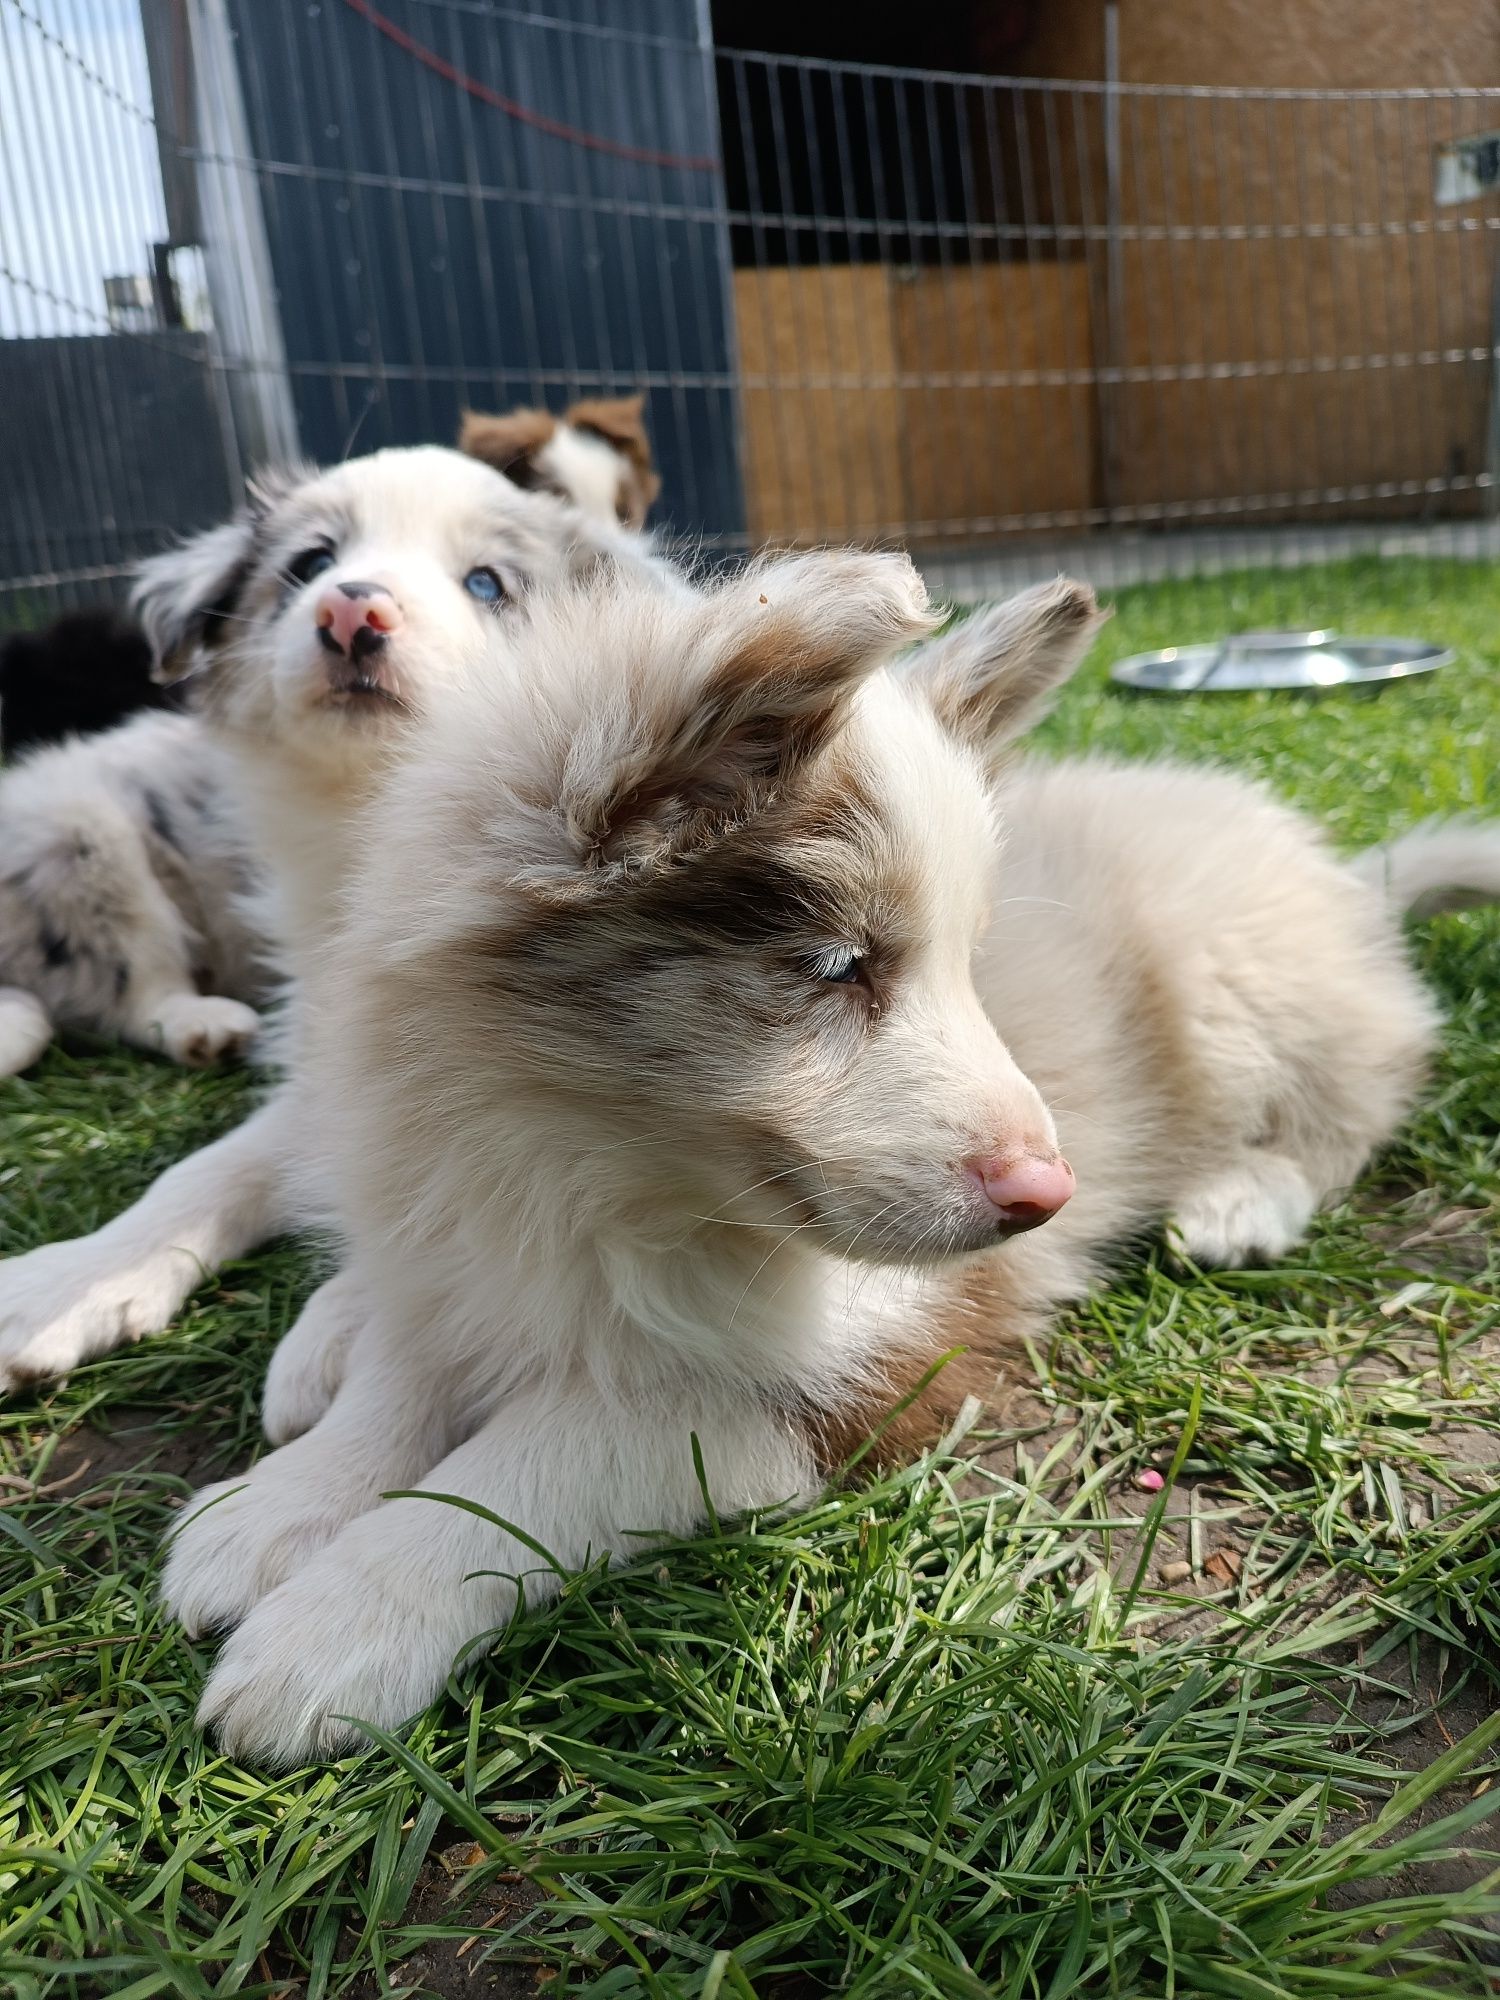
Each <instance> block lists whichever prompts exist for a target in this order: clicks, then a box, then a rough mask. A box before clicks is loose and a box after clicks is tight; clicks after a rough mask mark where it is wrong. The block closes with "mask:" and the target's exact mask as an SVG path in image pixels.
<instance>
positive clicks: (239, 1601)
mask: <svg viewBox="0 0 1500 2000" xmlns="http://www.w3.org/2000/svg"><path fill="white" fill-rule="evenodd" d="M465 1414H466V1413H465V1411H464V1410H463V1408H462V1405H461V1402H460V1399H459V1398H458V1397H457V1396H456V1395H455V1394H454V1393H453V1385H452V1383H451V1381H450V1380H447V1379H445V1378H444V1377H443V1376H442V1375H441V1373H440V1372H438V1371H436V1370H433V1369H431V1368H428V1367H425V1366H424V1365H423V1361H422V1356H421V1353H420V1350H419V1349H417V1348H414V1347H413V1346H412V1345H411V1344H410V1343H404V1342H401V1341H398V1340H395V1339H393V1338H389V1337H387V1333H386V1330H385V1328H384V1327H383V1326H382V1325H381V1324H380V1322H379V1321H378V1320H377V1319H375V1318H373V1317H372V1319H371V1323H370V1324H369V1326H368V1327H367V1328H366V1329H365V1330H364V1332H363V1333H362V1334H361V1336H360V1338H359V1340H358V1341H357V1342H356V1344H355V1346H354V1349H353V1352H352V1353H351V1354H350V1356H349V1364H348V1371H347V1374H346V1377H345V1380H344V1382H343V1384H342V1386H341V1387H340V1389H339V1391H338V1393H337V1395H336V1396H335V1397H334V1398H333V1401H332V1403H331V1405H330V1407H329V1409H328V1412H327V1414H326V1415H325V1416H324V1417H323V1418H322V1420H321V1421H320V1422H319V1423H317V1424H316V1425H314V1427H313V1428H312V1429H311V1430H309V1431H308V1432H306V1434H305V1435H304V1436H302V1437H299V1438H297V1439H296V1440H295V1441H294V1442H293V1443H291V1444H288V1445H283V1446H282V1448H281V1449H280V1450H279V1451H273V1452H268V1453H267V1455H266V1456H265V1457H264V1458H262V1459H260V1460H259V1461H258V1462H257V1463H256V1464H255V1465H253V1466H251V1468H250V1469H249V1471H248V1472H245V1473H242V1474H241V1475H240V1476H239V1477H238V1478H237V1479H224V1480H220V1481H219V1482H218V1483H217V1484H216V1485H214V1486H206V1487H204V1488H203V1489H202V1490H201V1491H200V1492H198V1493H195V1494H194V1495H193V1497H192V1499H191V1500H190V1501H189V1502H188V1504H187V1507H186V1509H185V1511H184V1513H183V1516H182V1518H181V1519H180V1521H179V1522H178V1523H177V1525H176V1526H175V1527H174V1529H173V1531H172V1534H171V1537H170V1541H169V1544H168V1550H167V1562H166V1568H165V1571H164V1573H163V1577H162V1598H163V1601H164V1603H165V1604H166V1606H167V1609H168V1610H169V1611H170V1612H171V1614H172V1616H173V1617H175V1618H178V1619H180V1620H181V1622H182V1623H183V1624H184V1625H185V1626H186V1627H187V1629H188V1630H189V1632H194V1633H197V1632H205V1631H222V1630H224V1629H225V1628H226V1627H227V1626H230V1625H234V1624H236V1623H238V1621H239V1620H240V1619H241V1618H243V1617H244V1616H245V1615H246V1614H247V1612H249V1611H250V1610H251V1608H252V1607H253V1606H254V1605H255V1604H257V1603H258V1602H259V1601H260V1600H261V1598H263V1597H264V1596H265V1595H266V1594H267V1592H268V1591H271V1590H273V1589H274V1588H275V1587H276V1585H277V1584H279V1583H281V1582H282V1580H283V1579H284V1578H285V1577H288V1576H290V1575H292V1574H293V1573H294V1572H295V1571H296V1570H297V1569H298V1567H299V1566H300V1565H301V1564H303V1563H304V1562H306V1561H307V1560H308V1559H309V1557H310V1556H311V1555H312V1554H313V1553H314V1551H316V1550H318V1549H320V1548H322V1547H323V1545H324V1544H325V1543H327V1542H329V1541H331V1540H332V1539H333V1537H334V1536H335V1535H337V1534H338V1532H339V1530H340V1529H341V1528H342V1527H343V1526H344V1524H345V1523H346V1522H347V1521H351V1520H353V1519H354V1517H355V1516H356V1515H358V1514H361V1513H363V1512H364V1511H365V1509H366V1508H369V1507H373V1506H374V1505H375V1504H376V1502H377V1501H378V1500H379V1498H380V1495H381V1494H382V1493H384V1492H388V1491H390V1489H391V1488H393V1487H400V1486H409V1485H410V1484H411V1483H412V1481H413V1480H416V1479H420V1478H421V1476H422V1474H423V1473H424V1472H426V1470H427V1469H428V1467H429V1466H431V1465H433V1464H435V1463H436V1462H437V1461H438V1460H439V1459H441V1458H442V1456H443V1454H444V1453H445V1452H447V1451H449V1450H450V1449H451V1447H452V1445H453V1443H454V1441H455V1439H456V1438H457V1437H461V1436H462V1435H463V1430H464V1427H465V1426H464V1416H465Z"/></svg>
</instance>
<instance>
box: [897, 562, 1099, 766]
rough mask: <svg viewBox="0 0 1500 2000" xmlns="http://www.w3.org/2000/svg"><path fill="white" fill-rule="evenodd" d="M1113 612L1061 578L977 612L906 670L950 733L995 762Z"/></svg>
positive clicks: (1047, 703)
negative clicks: (923, 688)
mask: <svg viewBox="0 0 1500 2000" xmlns="http://www.w3.org/2000/svg"><path fill="white" fill-rule="evenodd" d="M1109 616H1110V613H1109V612H1108V611H1101V610H1100V608H1099V605H1098V603H1097V601H1096V600H1095V597H1094V593H1093V591H1092V590H1090V589H1089V587H1088V585H1087V584H1085V583H1075V582H1073V580H1072V579H1071V578H1070V577H1065V576H1060V577H1057V578H1056V579H1055V580H1054V581H1053V582H1051V583H1042V584H1038V585H1037V586H1036V587H1035V588H1034V589H1032V590H1025V591H1022V593H1021V594H1020V596H1019V597H1012V598H1008V599H1007V600H1006V602H1005V603H1004V604H996V605H992V606H991V607H989V608H988V609H987V610H983V611H976V612H975V613H974V615H973V617H972V618H966V619H965V620H964V621H963V622H962V623H961V624H959V625H955V626H954V627H953V628H952V630H951V631H948V632H945V633H943V635H942V637H941V638H939V639H935V640H934V641H933V642H932V644H931V645H929V646H924V647H923V648H922V650H921V651H920V652H919V653H917V654H916V655H915V656H914V657H913V659H912V661H911V664H910V669H909V671H910V673H911V675H912V677H913V678H914V679H916V680H919V681H921V682H922V683H923V684H924V685H925V686H926V689H927V692H928V694H929V696H930V697H931V700H932V705H933V707H934V708H935V709H936V710H937V712H938V716H939V718H940V719H941V720H942V721H943V722H944V723H946V724H947V726H948V727H949V728H950V729H951V730H952V731H953V733H954V734H955V735H956V736H960V737H962V738H963V739H964V741H965V742H967V743H970V744H972V745H973V747H974V748H975V749H977V750H979V751H981V752H982V753H983V755H984V756H985V758H986V760H987V761H991V762H998V761H999V759H1000V757H1001V755H1002V753H1003V752H1004V750H1005V749H1006V747H1007V746H1008V745H1009V744H1010V743H1012V742H1013V741H1014V740H1015V738H1016V737H1018V736H1020V735H1022V734H1024V732H1025V731H1026V730H1028V729H1030V728H1031V726H1032V724H1033V723H1035V722H1039V721H1040V720H1041V718H1042V716H1043V715H1044V714H1045V713H1046V711H1047V710H1048V709H1049V708H1050V707H1051V705H1052V702H1053V700H1054V698H1055V697H1056V695H1057V692H1058V690H1059V689H1060V688H1061V687H1062V685H1063V683H1064V682H1065V681H1066V680H1068V679H1069V677H1070V676H1071V675H1072V673H1073V672H1074V670H1075V669H1076V667H1077V666H1078V664H1079V662H1080V661H1081V660H1082V659H1083V656H1084V654H1085V653H1087V651H1088V649H1089V647H1090V646H1091V645H1092V644H1093V642H1094V637H1095V635H1096V633H1097V632H1098V630H1099V628H1100V626H1101V625H1103V624H1104V622H1105V620H1106V619H1107V618H1108V617H1109Z"/></svg>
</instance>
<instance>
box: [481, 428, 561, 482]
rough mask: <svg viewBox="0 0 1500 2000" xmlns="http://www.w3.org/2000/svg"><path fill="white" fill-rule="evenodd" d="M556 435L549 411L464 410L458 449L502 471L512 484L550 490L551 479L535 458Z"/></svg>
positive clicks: (497, 470)
mask: <svg viewBox="0 0 1500 2000" xmlns="http://www.w3.org/2000/svg"><path fill="white" fill-rule="evenodd" d="M556 435H557V418H556V417H554V416H553V414H552V412H551V411H550V410H507V411H505V413H504V414H503V415H502V416H487V415H486V414H485V412H484V411H483V410H465V411H464V413H463V418H462V421H461V422H460V424H459V430H458V448H459V450H460V451H462V452H466V453H467V454H468V456H469V457H470V458H477V459H481V460H482V461H483V462H484V464H486V465H492V466H493V467H494V468H495V470H496V472H503V473H504V474H505V477H506V478H507V479H509V480H510V481H511V482H512V483H513V484H514V485H516V486H524V487H526V488H528V489H530V488H532V487H536V486H543V487H548V488H549V489H550V485H551V482H550V481H548V480H547V479H545V478H544V477H543V476H542V474H541V473H540V472H539V471H538V469H537V463H536V460H537V454H538V453H539V452H541V451H542V450H544V449H545V447H546V446H547V445H549V444H550V443H551V442H552V440H553V438H554V437H555V436H556Z"/></svg>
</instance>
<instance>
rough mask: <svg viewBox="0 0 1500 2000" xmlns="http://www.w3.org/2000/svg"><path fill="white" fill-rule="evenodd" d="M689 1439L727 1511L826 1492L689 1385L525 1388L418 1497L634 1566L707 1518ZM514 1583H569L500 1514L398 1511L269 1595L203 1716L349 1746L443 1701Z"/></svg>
mask: <svg viewBox="0 0 1500 2000" xmlns="http://www.w3.org/2000/svg"><path fill="white" fill-rule="evenodd" d="M341 1393H342V1392H341ZM335 1407H337V1405H335ZM320 1428H321V1426H320ZM694 1433H696V1435H697V1437H698V1440H699V1443H700V1446H701V1448H702V1453H703V1460H704V1467H705V1471H706V1473H707V1477H708V1483H709V1491H710V1493H711V1495H712V1496H713V1500H714V1503H715V1505H716V1506H717V1507H718V1508H720V1509H721V1510H722V1511H723V1512H725V1513H731V1512H736V1511H741V1510H743V1509H745V1508H750V1507H767V1506H774V1505H776V1504H777V1503H779V1502H785V1501H790V1500H793V1499H795V1498H797V1497H798V1496H799V1495H800V1494H805V1493H807V1492H810V1491H811V1490H813V1489H814V1487H815V1485H816V1482H817V1473H816V1468H815V1466H814V1463H813V1460H812V1456H811V1454H810V1452H809V1450H808V1448H807V1446H806V1443H805V1441H804V1440H803V1439H802V1438H801V1436H800V1435H799V1434H798V1433H797V1432H796V1431H795V1430H794V1429H793V1428H792V1427H791V1426H790V1425H788V1424H787V1423H786V1422H785V1421H784V1420H783V1419H780V1418H778V1417H776V1416H773V1415H772V1414H770V1413H769V1412H768V1411H767V1410H766V1409H765V1408H763V1407H762V1406H760V1405H759V1404H757V1403H755V1402H753V1401H752V1400H751V1399H749V1398H748V1397H744V1396H739V1395H731V1394H730V1393H728V1392H726V1391H716V1390H713V1389H704V1388H702V1387H701V1385H699V1386H696V1388H695V1385H693V1384H691V1383H688V1384H684V1385H682V1386H681V1387H680V1388H676V1389H675V1390H674V1392H673V1393H672V1394H670V1395H668V1394H666V1393H663V1394H662V1395H661V1396H660V1397H659V1398H658V1399H656V1400H655V1401H654V1402H652V1403H649V1404H647V1403H645V1402H643V1401H640V1400H635V1401H631V1402H629V1403H625V1402H623V1401H621V1402H613V1401H610V1400H608V1399H607V1398H606V1397H605V1396H603V1395H602V1394H601V1393H600V1392H599V1391H598V1390H597V1389H596V1388H594V1387H592V1386H588V1387H585V1386H582V1385H580V1386H579V1387H577V1388H576V1389H574V1388H570V1389H569V1390H567V1391H556V1390H554V1391H543V1390H535V1391H530V1392H522V1393H518V1394H516V1395H514V1396H513V1397H512V1398H511V1399H510V1400H509V1401H508V1402H507V1403H506V1405H505V1407H504V1408H503V1409H502V1410H501V1411H499V1412H498V1413H497V1414H496V1415H495V1416H494V1417H492V1418H491V1419H490V1421H489V1422H488V1423H486V1424H485V1426H484V1427H483V1429H482V1430H480V1431H478V1432H476V1434H475V1435H474V1436H473V1437H472V1438H471V1439H469V1441H468V1442H467V1443H465V1444H463V1445H460V1446H459V1448H458V1449H457V1450H456V1451H454V1452H452V1453H450V1454H449V1456H448V1457H447V1458H446V1459H444V1460H443V1462H442V1463H441V1464H440V1465H438V1466H436V1467H435V1468H434V1469H433V1470H432V1471H431V1472H430V1473H429V1474H428V1475H427V1477H426V1478H425V1479H423V1480H422V1482H421V1487H420V1488H419V1489H418V1490H419V1491H421V1492H423V1493H427V1494H432V1495H443V1494H450V1495H457V1496H459V1497H461V1498H463V1499H466V1500H470V1501H474V1502H476V1503H477V1504H478V1505H480V1506H482V1507H484V1508H486V1509H488V1510H489V1512H490V1513H492V1514H494V1515H496V1516H498V1517H499V1518H500V1519H501V1520H503V1521H507V1522H511V1523H514V1524H515V1526H517V1527H518V1528H520V1529H521V1530H523V1532H525V1533H526V1534H527V1535H529V1536H530V1537H532V1538H533V1539H534V1540H535V1541H536V1542H539V1543H540V1544H541V1546H542V1547H543V1548H545V1549H547V1550H548V1551H549V1552H550V1554H551V1555H552V1556H554V1557H555V1558H556V1559H557V1561H558V1562H559V1563H560V1564H561V1565H562V1566H563V1568H564V1569H572V1568H577V1567H579V1566H581V1565H583V1564H585V1563H587V1562H588V1561H590V1560H591V1559H596V1558H597V1557H599V1556H601V1555H605V1554H607V1555H610V1556H613V1557H615V1558H617V1559H620V1560H626V1559H628V1558H629V1557H631V1556H632V1555H635V1554H637V1553H638V1552H639V1551H640V1550H641V1549H642V1548H643V1547H646V1546H649V1543H650V1540H651V1538H652V1537H653V1536H654V1535H662V1534H668V1535H674V1534H683V1533H687V1532H689V1531H691V1530H692V1529H693V1528H694V1527H695V1526H696V1525H697V1524H698V1522H699V1521H700V1520H701V1518H702V1514H703V1500H702V1493H701V1491H700V1488H699V1483H698V1476H697V1473H696V1470H695V1468H694V1464H693V1452H692V1437H693V1434H694ZM316 1435H317V1432H316V1431H314V1432H313V1433H311V1436H313V1437H316ZM518 1578H524V1582H525V1591H526V1596H527V1599H528V1601H530V1602H535V1601H537V1600H538V1599H539V1598H543V1597H547V1596H550V1595H552V1594H553V1593H554V1592H555V1590H556V1589H557V1584H558V1577H557V1574H556V1572H555V1571H554V1570H553V1569H551V1568H550V1567H548V1566H547V1565H546V1564H545V1563H544V1562H543V1561H542V1560H541V1559H540V1558H539V1557H538V1556H537V1555H536V1554H535V1553H534V1552H533V1551H532V1550H531V1549H530V1548H529V1547H527V1546H526V1545H525V1544H523V1543H522V1542H521V1541H519V1540H518V1539H517V1538H516V1537H515V1536H513V1535H510V1534H508V1533H506V1532H505V1531H504V1530H503V1529H501V1528H498V1527H496V1526H495V1525H494V1524H493V1522H491V1521H489V1520H486V1519H483V1518H481V1517H478V1516H476V1515H474V1514H472V1513H469V1512H467V1511H465V1510H463V1509H461V1508H458V1507H453V1506H445V1505H443V1504H442V1501H441V1500H440V1499H437V1498H432V1499H404V1500H389V1501H386V1502H385V1503H384V1504H383V1505H382V1506H379V1507H377V1508H375V1509H374V1510H373V1511H372V1512H370V1513H368V1514H364V1515H362V1516H361V1517H360V1518H359V1519H358V1520H356V1521H353V1522H351V1523H350V1524H349V1526H348V1527H346V1528H345V1529H344V1530H343V1531H342V1533H341V1534H339V1535H338V1536H337V1537H336V1538H335V1539H334V1540H333V1541H331V1542H329V1543H328V1544H327V1546H326V1547H324V1548H323V1549H322V1550H321V1551H320V1553H319V1554H317V1555H315V1556H314V1557H312V1558H311V1560H310V1561H308V1562H307V1563H305V1564H304V1565H303V1566H302V1567H301V1568H299V1569H298V1570H296V1571H295V1573H294V1574H293V1575H291V1576H290V1577H289V1578H288V1580H287V1581H286V1582H285V1583H283V1584H282V1585H281V1586H280V1588H279V1589H277V1590H274V1591H272V1593H271V1594H270V1595H269V1596H268V1597H265V1598H263V1599H262V1600H261V1602H260V1603H259V1604H258V1605H257V1607H256V1608H255V1610H254V1611H253V1612H252V1613H251V1614H250V1616H249V1617H248V1618H247V1619H246V1620H245V1622H244V1624H243V1625H241V1626H240V1628H239V1630H238V1631H237V1632H236V1633H235V1634H234V1636H233V1637H232V1638H231V1639H230V1640H229V1642H228V1643H227V1645H226V1646H225V1648H224V1651H223V1654H222V1656H221V1657H220V1660H219V1664H218V1666H217V1667H216V1668H215V1670H214V1673H213V1675H212V1677H211V1678H210V1680H209V1683H208V1687H207V1690H206V1691H205V1693H204V1697H203V1701H202V1705H201V1707H200V1709H199V1720H200V1721H201V1722H202V1723H203V1724H204V1725H205V1726H212V1727H213V1728H215V1729H216V1731H217V1733H218V1736H219V1738H220V1741H221V1742H222V1743H223V1744H224V1746H225V1747H226V1749H229V1750H231V1751H233V1752H235V1753H236V1754H237V1755H239V1756H242V1757H246V1758H251V1759H254V1760H256V1761H259V1762H265V1763H269V1764H274V1765H278V1766H283V1767H285V1766H290V1765H295V1764H299V1763H303V1762H306V1761H307V1760H308V1759H310V1758H314V1757H325V1756H330V1755H333V1754H336V1753H338V1752H341V1751H343V1750H346V1749H349V1748H351V1747H353V1746H355V1745H357V1744H359V1743H360V1742H361V1741H362V1740H363V1738H362V1735H361V1732H360V1730H359V1728H358V1726H357V1724H358V1722H359V1721H361V1720H364V1721H370V1722H374V1723H377V1724H379V1725H380V1726H381V1727H383V1728H387V1729H391V1728H395V1727H396V1726H397V1725H398V1724H399V1723H402V1722H404V1721H406V1720H407V1719H408V1718H409V1717H410V1716H412V1715H414V1714H416V1713H417V1712H418V1711H420V1710H421V1709H423V1708H425V1707H426V1706H427V1705H428V1703H429V1702H431V1701H432V1700H433V1699H434V1698H435V1696H437V1695H438V1694H440V1693H441V1691H442V1688H443V1684H444V1682H445V1680H446V1679H447V1676H448V1674H449V1671H450V1670H451V1668H452V1666H453V1664H454V1662H455V1659H456V1658H457V1657H458V1655H459V1654H460V1653H461V1652H462V1651H463V1650H464V1648H465V1647H466V1646H469V1645H470V1644H471V1642H474V1641H476V1640H479V1641H481V1642H488V1641H492V1640H493V1638H494V1636H495V1632H496V1629H497V1628H498V1627H501V1626H503V1625H504V1623H505V1621H506V1620H507V1619H508V1618H509V1617H510V1615H511V1613H512V1611H513V1610H514V1608H515V1604H516V1593H517V1579H518Z"/></svg>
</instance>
